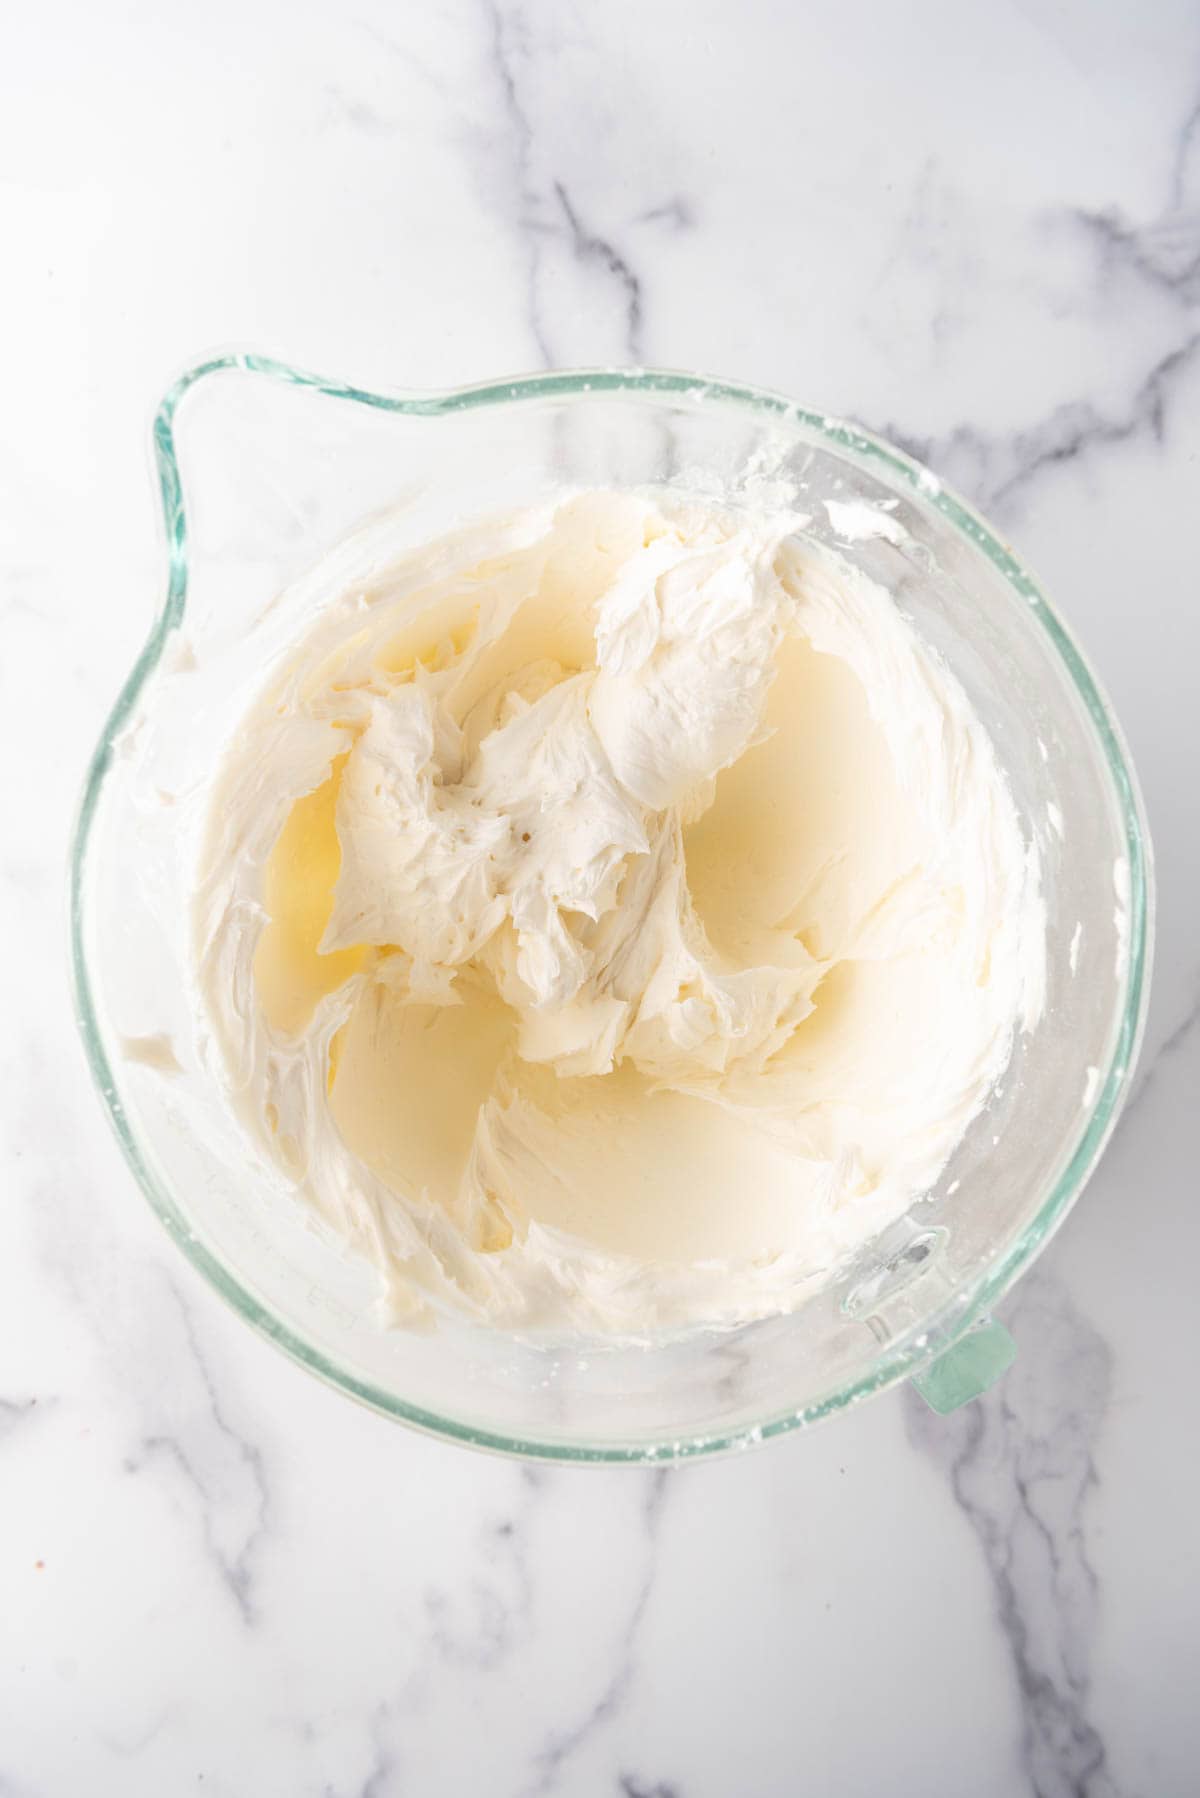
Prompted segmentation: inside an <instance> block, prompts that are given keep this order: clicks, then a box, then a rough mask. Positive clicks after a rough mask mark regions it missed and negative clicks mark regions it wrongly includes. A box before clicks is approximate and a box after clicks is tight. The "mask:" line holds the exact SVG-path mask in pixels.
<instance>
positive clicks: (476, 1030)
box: [198, 493, 1044, 1331]
mask: <svg viewBox="0 0 1200 1798" xmlns="http://www.w3.org/2000/svg"><path fill="white" fill-rule="evenodd" d="M836 522H837V521H836V520H835V523H836ZM845 522H846V521H845V520H843V521H842V523H843V524H845ZM851 522H854V521H851ZM886 522H887V523H889V524H890V523H891V522H893V521H891V520H887V521H886ZM801 524H802V521H799V520H797V519H795V518H792V517H788V516H777V517H753V516H746V515H744V514H739V513H735V512H731V511H724V510H721V509H719V508H717V507H715V506H712V505H705V506H698V505H690V504H685V503H682V502H680V501H679V500H678V499H677V498H672V497H670V496H668V495H665V494H659V495H651V496H634V495H629V494H612V493H610V494H599V495H585V496H581V497H577V498H574V499H571V500H566V501H563V502H562V503H560V504H558V505H556V506H547V507H544V508H542V509H540V510H537V511H534V512H531V513H529V514H527V515H525V516H523V517H521V518H517V519H510V520H502V521H498V522H490V523H485V524H483V525H481V526H479V527H474V528H472V529H471V530H468V531H464V532H463V533H461V534H460V535H458V536H456V537H453V538H450V539H446V540H444V541H443V542H442V543H440V544H437V545H434V546H431V548H430V549H428V550H425V551H422V552H419V553H418V554H415V555H414V556H413V557H412V558H410V559H409V560H408V561H407V562H405V563H402V564H400V565H398V566H396V567H394V568H392V569H391V570H390V571H389V572H388V573H387V575H386V576H384V577H382V578H380V579H378V580H376V581H375V582H374V584H373V585H372V586H371V587H370V588H369V589H367V590H365V591H364V590H363V589H362V588H361V587H351V588H348V589H347V590H346V591H344V592H342V593H341V594H339V595H338V596H337V597H335V598H334V600H333V601H332V602H331V603H330V604H329V605H328V606H327V607H326V608H325V609H324V610H323V612H322V613H321V615H320V616H319V617H318V618H317V620H316V622H315V624H314V626H313V629H312V630H311V632H310V633H309V635H308V636H307V637H306V638H305V640H304V641H303V642H302V643H300V644H299V645H297V646H296V648H295V649H294V651H293V652H292V653H291V655H290V656H289V657H288V660H287V665H286V668H285V669H284V671H283V673H282V674H281V676H280V677H279V678H278V679H277V680H275V681H274V682H273V683H272V685H271V687H270V689H269V690H268V692H267V693H266V694H264V695H263V696H262V698H261V699H260V700H259V701H258V702H257V704H256V705H255V706H254V707H253V708H252V709H251V711H250V713H249V715H248V717H247V720H246V723H245V725H244V727H243V729H242V730H241V731H240V732H239V733H238V736H237V739H236V741H235V742H234V743H233V744H232V745H231V748H230V753H229V757H228V762H227V765H226V768H225V769H224V771H223V774H222V777H221V779H220V781H219V783H218V786H217V791H216V796H215V801H214V807H213V826H212V830H211V833H210V841H209V844H208V849H207V853H206V865H205V869H204V873H203V879H202V883H201V892H200V900H199V909H198V942H199V973H200V984H201V989H202V992H203V996H204V1000H205V1004H206V1007H207V1010H208V1013H209V1015H210V1017H211V1019H212V1021H213V1023H214V1025H215V1034H216V1038H217V1041H218V1043H219V1045H220V1048H221V1051H222V1056H223V1068H224V1073H225V1076H226V1078H227V1080H228V1083H229V1086H230V1090H231V1093H232V1095H233V1097H234V1100H235V1102H236V1103H237V1105H238V1107H239V1109H240V1111H241V1112H242V1114H243V1116H245V1117H246V1118H247V1119H248V1121H249V1122H250V1123H251V1125H252V1127H253V1128H254V1129H255V1130H256V1132H257V1133H258V1134H259V1135H260V1137H261V1138H262V1140H263V1141H265V1142H266V1143H267V1144H268V1145H269V1147H270V1149H271V1151H272V1153H273V1154H274V1155H275V1156H276V1158H277V1159H278V1160H279V1161H280V1162H281V1164H282V1165H284V1166H285V1167H286V1168H287V1169H288V1171H289V1172H290V1174H291V1175H292V1177H293V1178H294V1179H295V1180H296V1182H297V1184H298V1185H299V1186H300V1187H301V1188H302V1189H303V1191H304V1193H305V1194H306V1196H307V1197H308V1198H309V1199H310V1200H311V1201H312V1202H313V1203H314V1204H315V1205H316V1206H317V1208H318V1209H319V1211H320V1212H321V1213H322V1215H323V1216H324V1217H325V1218H326V1219H327V1220H328V1222H329V1223H331V1224H332V1225H333V1226H334V1227H335V1228H336V1229H337V1230H338V1231H339V1232H340V1233H341V1234H342V1235H344V1236H345V1237H347V1238H348V1239H349V1240H350V1241H351V1242H353V1243H354V1244H355V1245H356V1246H357V1247H358V1248H359V1249H361V1250H363V1251H364V1252H366V1253H367V1254H369V1255H370V1256H371V1257H372V1259H373V1260H374V1261H375V1262H376V1263H377V1265H378V1266H379V1268H380V1270H381V1271H382V1273H383V1275H384V1276H385V1281H386V1286H387V1292H388V1295H389V1297H390V1300H391V1303H392V1307H393V1310H394V1311H395V1313H396V1314H398V1315H400V1314H405V1313H408V1312H411V1311H414V1310H419V1309H421V1308H422V1307H423V1306H424V1305H425V1304H426V1303H427V1302H428V1301H433V1302H434V1303H435V1304H440V1305H444V1306H448V1307H452V1308H455V1309H457V1310H459V1311H460V1312H464V1313H466V1314H468V1315H470V1316H473V1317H476V1318H483V1319H489V1320H493V1321H495V1322H497V1323H501V1324H503V1325H505V1326H510V1327H531V1326H539V1325H546V1326H551V1327H565V1328H572V1329H583V1330H591V1329H621V1330H631V1331H647V1330H653V1329H657V1328H662V1327H673V1326H678V1325H681V1324H688V1323H694V1322H701V1321H706V1322H735V1321H742V1320H746V1319H750V1318H753V1317H758V1316H763V1315H767V1314H769V1313H772V1312H777V1311H780V1310H786V1309H788V1308H789V1307H791V1306H793V1305H794V1304H796V1303H797V1302H798V1301H799V1299H800V1298H801V1296H803V1294H804V1293H805V1292H806V1291H807V1290H809V1289H810V1287H811V1283H812V1282H813V1281H814V1280H816V1279H818V1278H820V1277H822V1276H823V1275H826V1274H827V1273H828V1272H829V1270H830V1269H831V1268H833V1267H834V1266H835V1265H836V1264H837V1263H838V1261H839V1260H840V1259H842V1258H844V1256H845V1255H846V1254H847V1253H849V1252H850V1251H851V1250H852V1249H853V1248H855V1247H856V1246H857V1245H858V1244H860V1243H861V1242H863V1241H864V1240H866V1239H867V1238H869V1237H870V1236H872V1235H873V1234H874V1233H876V1232H877V1231H878V1230H880V1229H881V1228H883V1227H884V1225H886V1224H887V1223H889V1222H890V1221H892V1220H893V1219H894V1218H895V1217H897V1216H898V1215H900V1214H901V1213H902V1212H903V1211H904V1210H906V1209H907V1207H908V1206H909V1205H910V1204H911V1203H912V1202H913V1201H914V1200H915V1199H916V1198H918V1197H919V1196H920V1195H921V1194H922V1193H924V1192H926V1191H927V1190H929V1189H930V1187H931V1186H932V1185H933V1183H934V1182H935V1181H936V1179H937V1176H938V1174H939V1172H940V1170H941V1168H942V1167H943V1166H944V1164H945V1162H946V1160H947V1158H948V1156H949V1155H950V1153H951V1151H952V1150H953V1148H954V1147H955V1145H956V1143H957V1142H958V1141H959V1139H960V1137H961V1136H962V1134H963V1131H964V1130H965V1128H966V1126H967V1124H968V1122H969V1121H970V1119H971V1117H972V1116H973V1115H974V1114H975V1112H976V1111H977V1110H978V1109H979V1107H980V1106H981V1105H982V1103H983V1102H984V1100H985V1099H986V1097H987V1095H988V1092H989V1091H990V1089H991V1087H992V1086H993V1084H994V1082H995V1080H996V1078H997V1076H998V1074H999V1073H1000V1071H1001V1069H1002V1068H1003V1066H1004V1064H1005V1062H1006V1060H1007V1057H1008V1054H1009V1049H1010V1046H1011V1040H1012V1034H1013V1031H1014V1029H1015V1028H1018V1027H1020V1026H1024V1027H1028V1026H1029V1025H1031V1024H1032V1023H1033V1022H1034V1021H1035V1019H1036V1016H1037V1014H1038V1011H1039V1009H1040V1004H1041V967H1042V957H1043V936H1044V927H1043V923H1042V917H1041V911H1040V902H1039V899H1038V893H1037V871H1036V866H1035V865H1034V863H1033V860H1032V851H1029V850H1027V849H1026V846H1025V843H1024V841H1023V838H1022V834H1021V830H1020V827H1019V824H1018V820H1017V817H1016V813H1015V809H1014V807H1013V804H1012V801H1011V798H1010V796H1009V793H1008V790H1007V787H1006V785H1005V782H1004V780H1003V778H1002V775H1001V773H1000V770H999V768H998V766H997V763H996V759H995V755H994V752H993V750H992V747H991V744H990V742H989V740H988V738H987V736H986V733H985V732H984V730H983V728H982V726H981V725H980V723H979V721H978V720H977V718H976V717H975V716H974V714H973V713H972V711H971V709H970V707H969V705H968V703H967V701H966V698H965V696H964V694H963V693H962V691H961V689H960V688H959V687H958V685H957V683H956V682H955V681H954V679H953V678H952V677H951V676H950V674H949V673H948V672H947V671H946V669H945V668H944V667H943V666H942V665H941V664H940V663H939V662H938V661H937V659H936V658H935V657H934V656H933V655H932V653H931V652H930V651H929V650H927V649H926V648H925V647H923V645H922V644H921V643H920V642H919V640H918V639H917V637H916V636H915V634H914V633H913V631H912V630H911V628H910V627H909V626H908V625H907V623H906V622H905V621H904V620H903V618H902V617H901V616H900V614H899V613H898V612H897V610H896V609H895V606H894V605H893V603H892V601H891V599H890V597H889V596H888V595H887V593H886V592H884V591H883V590H882V589H881V588H880V587H879V586H878V585H877V584H876V583H874V582H873V581H872V580H870V579H869V578H868V577H867V576H866V575H865V574H864V573H862V572H861V571H860V570H858V569H856V568H855V567H854V566H853V565H852V563H851V562H849V561H848V560H846V559H845V557H844V556H842V555H841V554H839V553H838V552H836V551H834V550H831V549H829V548H827V547H823V546H821V545H820V544H818V543H817V542H815V541H813V540H811V539H810V538H808V537H807V536H805V534H804V532H803V530H802V529H801V528H800V527H801ZM845 534H862V533H861V532H859V531H858V530H857V525H856V531H855V533H849V532H847V533H845ZM298 802H299V803H298ZM281 833H282V834H281Z"/></svg>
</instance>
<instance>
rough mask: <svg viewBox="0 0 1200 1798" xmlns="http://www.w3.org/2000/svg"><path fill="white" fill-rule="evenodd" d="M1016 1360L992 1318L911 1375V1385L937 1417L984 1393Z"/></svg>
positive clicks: (1008, 1338)
mask: <svg viewBox="0 0 1200 1798" xmlns="http://www.w3.org/2000/svg"><path fill="white" fill-rule="evenodd" d="M1016 1358H1017V1345H1016V1343H1015V1342H1014V1341H1013V1339H1012V1337H1011V1336H1010V1335H1009V1333H1008V1331H1007V1330H1006V1329H1005V1327H1004V1325H1003V1324H1002V1323H997V1321H996V1319H995V1318H994V1317H983V1318H980V1320H979V1322H978V1323H977V1324H975V1325H974V1326H973V1327H972V1328H971V1329H969V1330H968V1331H967V1333H966V1335H965V1336H960V1337H959V1339H958V1341H957V1342H955V1343H953V1344H952V1345H951V1347H950V1348H948V1349H946V1350H945V1351H944V1353H942V1354H940V1355H939V1356H938V1357H937V1359H936V1361H931V1362H930V1363H929V1365H928V1366H927V1367H923V1368H922V1369H921V1371H920V1373H917V1374H914V1375H913V1382H912V1383H913V1385H914V1386H915V1387H916V1389H917V1391H918V1392H919V1393H920V1394H921V1397H922V1398H923V1399H924V1400H925V1403H926V1404H927V1405H928V1406H929V1408H930V1409H931V1410H933V1411H936V1412H937V1413H938V1415H939V1416H940V1417H945V1416H946V1414H947V1412H949V1411H957V1410H958V1407H959V1406H960V1405H965V1404H968V1403H969V1402H970V1400H971V1399H973V1398H978V1397H979V1394H980V1393H981V1392H986V1391H987V1389H988V1387H989V1386H991V1385H993V1384H994V1382H995V1381H996V1380H998V1379H999V1378H1000V1375H1001V1374H1002V1373H1004V1372H1005V1371H1006V1370H1007V1369H1008V1368H1010V1367H1011V1366H1012V1364H1013V1362H1014V1361H1015V1360H1016Z"/></svg>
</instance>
